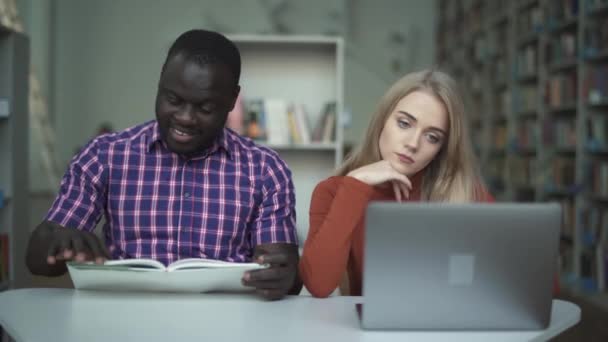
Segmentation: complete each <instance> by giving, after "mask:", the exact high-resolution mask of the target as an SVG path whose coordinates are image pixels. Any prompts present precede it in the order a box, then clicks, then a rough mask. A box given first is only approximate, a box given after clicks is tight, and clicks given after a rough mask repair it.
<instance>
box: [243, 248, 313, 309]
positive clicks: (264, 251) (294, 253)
mask: <svg viewBox="0 0 608 342" xmlns="http://www.w3.org/2000/svg"><path fill="white" fill-rule="evenodd" d="M298 260H299V256H298V247H297V246H296V245H292V244H286V243H272V244H264V245H259V246H256V249H255V253H254V261H255V262H257V263H259V264H263V265H269V267H268V268H264V269H260V270H253V271H247V272H245V274H244V275H243V285H245V286H251V287H255V288H256V290H257V292H258V293H259V294H260V295H262V296H263V297H264V298H266V299H268V300H277V299H281V298H283V297H284V296H285V295H287V294H297V293H299V292H300V289H301V286H302V285H301V282H300V281H299V279H298Z"/></svg>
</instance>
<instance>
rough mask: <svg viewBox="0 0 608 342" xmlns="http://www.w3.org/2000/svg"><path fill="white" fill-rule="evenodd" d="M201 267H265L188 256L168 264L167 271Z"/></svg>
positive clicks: (244, 268)
mask: <svg viewBox="0 0 608 342" xmlns="http://www.w3.org/2000/svg"><path fill="white" fill-rule="evenodd" d="M200 268H241V269H243V270H250V269H258V268H263V266H262V265H260V264H257V263H238V262H229V261H222V260H215V259H197V258H188V259H181V260H178V261H175V262H173V263H171V264H170V265H169V266H167V271H169V272H171V271H177V270H185V269H200Z"/></svg>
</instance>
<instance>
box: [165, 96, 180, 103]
mask: <svg viewBox="0 0 608 342" xmlns="http://www.w3.org/2000/svg"><path fill="white" fill-rule="evenodd" d="M167 102H169V103H170V104H172V105H179V104H181V103H182V100H181V99H180V98H178V97H177V96H175V95H168V96H167Z"/></svg>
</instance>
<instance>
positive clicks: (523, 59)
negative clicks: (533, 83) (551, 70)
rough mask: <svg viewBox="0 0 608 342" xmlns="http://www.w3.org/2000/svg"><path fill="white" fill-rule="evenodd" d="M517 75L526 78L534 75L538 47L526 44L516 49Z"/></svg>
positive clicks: (536, 65) (536, 67)
mask: <svg viewBox="0 0 608 342" xmlns="http://www.w3.org/2000/svg"><path fill="white" fill-rule="evenodd" d="M516 66H517V75H518V76H519V77H520V78H526V77H527V76H529V75H535V74H536V73H537V70H538V49H537V47H536V46H534V45H528V46H526V47H524V48H523V49H520V50H518V51H517V63H516Z"/></svg>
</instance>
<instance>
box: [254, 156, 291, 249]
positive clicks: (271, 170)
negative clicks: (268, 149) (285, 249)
mask: <svg viewBox="0 0 608 342" xmlns="http://www.w3.org/2000/svg"><path fill="white" fill-rule="evenodd" d="M264 164H265V165H264V167H263V172H264V176H263V178H262V201H261V204H260V205H259V206H258V208H257V215H256V219H255V221H254V222H253V231H252V234H251V238H252V241H251V244H252V245H253V246H257V245H260V244H266V243H292V244H297V243H298V240H297V232H296V211H295V204H296V199H295V192H294V186H293V181H292V179H291V171H290V170H289V168H288V167H287V165H286V164H285V163H284V162H283V161H282V160H281V159H279V158H278V157H276V156H269V157H267V158H266V160H265V162H264Z"/></svg>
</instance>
